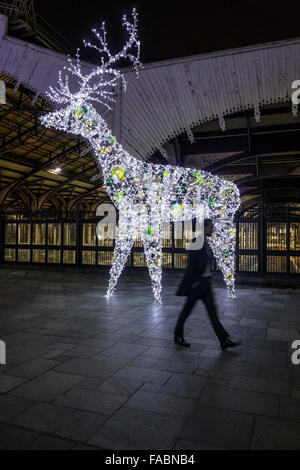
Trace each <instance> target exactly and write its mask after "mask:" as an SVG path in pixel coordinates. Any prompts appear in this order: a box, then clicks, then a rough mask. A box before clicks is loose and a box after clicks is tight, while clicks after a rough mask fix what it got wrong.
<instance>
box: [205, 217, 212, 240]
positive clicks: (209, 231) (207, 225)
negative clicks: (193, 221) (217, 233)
mask: <svg viewBox="0 0 300 470" xmlns="http://www.w3.org/2000/svg"><path fill="white" fill-rule="evenodd" d="M213 231H214V222H213V220H212V219H204V235H205V236H206V237H211V236H212V234H213Z"/></svg>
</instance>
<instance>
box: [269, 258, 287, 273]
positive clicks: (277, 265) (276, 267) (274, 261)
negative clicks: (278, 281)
mask: <svg viewBox="0 0 300 470" xmlns="http://www.w3.org/2000/svg"><path fill="white" fill-rule="evenodd" d="M267 272H268V273H286V256H267Z"/></svg>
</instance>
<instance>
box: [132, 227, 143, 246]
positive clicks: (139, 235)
mask: <svg viewBox="0 0 300 470" xmlns="http://www.w3.org/2000/svg"><path fill="white" fill-rule="evenodd" d="M134 246H136V247H142V246H143V242H142V237H141V234H140V231H139V232H138V235H137V237H136V239H135V241H134Z"/></svg>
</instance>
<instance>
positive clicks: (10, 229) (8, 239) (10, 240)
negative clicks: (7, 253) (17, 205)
mask: <svg viewBox="0 0 300 470" xmlns="http://www.w3.org/2000/svg"><path fill="white" fill-rule="evenodd" d="M16 234H17V225H16V224H5V243H7V244H15V243H16Z"/></svg>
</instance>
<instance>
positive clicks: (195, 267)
mask: <svg viewBox="0 0 300 470" xmlns="http://www.w3.org/2000/svg"><path fill="white" fill-rule="evenodd" d="M208 250H210V248H209V247H208V246H207V240H206V238H205V239H204V244H203V247H202V248H201V250H190V251H189V254H188V262H187V268H186V272H185V274H184V276H183V279H182V281H181V283H180V284H179V287H178V289H177V291H176V295H178V296H186V295H189V294H190V292H191V288H192V285H193V283H194V282H197V281H201V280H203V279H204V278H202V274H203V273H204V271H205V268H206V264H207V261H208V259H209V258H208Z"/></svg>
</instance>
